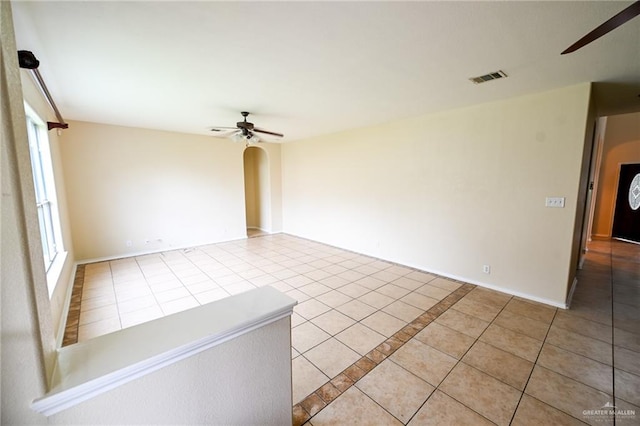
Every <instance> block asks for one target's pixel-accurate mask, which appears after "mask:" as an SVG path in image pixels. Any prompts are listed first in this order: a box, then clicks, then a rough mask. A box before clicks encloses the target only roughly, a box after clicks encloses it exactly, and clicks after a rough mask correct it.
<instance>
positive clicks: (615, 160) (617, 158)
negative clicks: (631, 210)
mask: <svg viewBox="0 0 640 426" xmlns="http://www.w3.org/2000/svg"><path fill="white" fill-rule="evenodd" d="M606 123H607V125H606V130H605V134H604V147H603V153H602V160H601V165H600V175H599V179H598V189H597V191H598V192H597V194H596V208H595V215H594V219H593V228H592V235H593V236H594V237H611V227H612V226H613V211H614V208H615V202H616V191H617V189H618V175H619V173H620V164H624V163H640V113H633V114H623V115H613V116H610V117H607V122H606Z"/></svg>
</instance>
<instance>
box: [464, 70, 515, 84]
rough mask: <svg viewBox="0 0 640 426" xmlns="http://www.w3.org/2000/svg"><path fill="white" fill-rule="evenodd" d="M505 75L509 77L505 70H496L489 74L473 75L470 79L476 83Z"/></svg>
mask: <svg viewBox="0 0 640 426" xmlns="http://www.w3.org/2000/svg"><path fill="white" fill-rule="evenodd" d="M505 77H507V74H506V73H505V72H504V71H496V72H492V73H489V74H485V75H481V76H480V77H472V78H470V79H469V80H471V81H473V82H474V83H475V84H480V83H485V82H487V81H491V80H497V79H499V78H505Z"/></svg>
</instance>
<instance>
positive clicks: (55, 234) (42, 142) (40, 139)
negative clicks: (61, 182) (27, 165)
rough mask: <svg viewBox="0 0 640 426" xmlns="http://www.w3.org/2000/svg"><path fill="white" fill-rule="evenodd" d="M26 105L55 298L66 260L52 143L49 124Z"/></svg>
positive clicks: (42, 231)
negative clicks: (62, 267)
mask: <svg viewBox="0 0 640 426" xmlns="http://www.w3.org/2000/svg"><path fill="white" fill-rule="evenodd" d="M24 105H25V115H26V126H27V136H28V142H29V156H30V160H31V172H32V176H33V184H34V195H35V200H36V209H37V214H38V224H39V229H40V239H41V249H42V254H43V260H44V267H45V272H46V274H47V287H48V289H49V295H51V294H52V293H53V289H54V287H55V285H56V283H57V281H58V277H59V275H60V272H61V271H60V269H61V266H62V264H63V263H64V260H65V258H66V252H65V249H64V243H63V238H62V227H61V224H60V214H59V210H58V197H57V188H56V180H55V174H54V171H53V161H52V157H51V144H50V140H49V135H48V133H47V124H46V123H45V122H44V121H43V120H42V119H41V118H40V116H39V115H38V114H37V113H36V112H35V111H34V110H33V108H31V107H30V106H29V105H28V104H27V103H26V102H25V104H24Z"/></svg>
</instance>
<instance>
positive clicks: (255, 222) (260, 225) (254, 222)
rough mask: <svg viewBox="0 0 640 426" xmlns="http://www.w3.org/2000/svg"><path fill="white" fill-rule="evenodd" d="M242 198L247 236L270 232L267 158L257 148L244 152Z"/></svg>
mask: <svg viewBox="0 0 640 426" xmlns="http://www.w3.org/2000/svg"><path fill="white" fill-rule="evenodd" d="M244 198H245V212H246V218H247V236H252V235H255V234H257V233H260V232H261V231H262V232H271V193H270V191H269V158H268V156H267V153H266V151H265V150H263V149H262V148H259V147H255V146H250V147H248V148H247V149H245V150H244Z"/></svg>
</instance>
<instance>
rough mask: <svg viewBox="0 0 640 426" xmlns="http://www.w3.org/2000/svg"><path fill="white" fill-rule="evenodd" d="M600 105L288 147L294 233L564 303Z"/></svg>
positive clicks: (568, 92)
mask: <svg viewBox="0 0 640 426" xmlns="http://www.w3.org/2000/svg"><path fill="white" fill-rule="evenodd" d="M589 97H590V85H589V84H583V85H578V86H574V87H568V88H564V89H560V90H555V91H552V92H547V93H541V94H536V95H530V96H524V97H520V98H516V99H510V100H505V101H501V102H494V103H489V104H484V105H478V106H473V107H469V108H464V109H458V110H453V111H446V112H442V113H437V114H429V115H424V116H420V117H416V118H412V119H407V120H403V121H398V122H394V123H390V124H387V125H382V126H377V127H371V128H367V129H361V130H354V131H350V132H344V133H339V134H335V135H331V136H325V137H319V138H315V139H311V140H307V141H304V142H300V143H297V142H296V143H294V144H285V145H283V151H282V161H283V166H282V170H283V211H284V215H283V218H284V230H285V232H288V233H291V234H295V235H299V236H302V237H306V238H310V239H314V240H317V241H322V242H325V243H329V244H333V245H336V246H339V247H344V248H347V249H351V250H354V251H358V252H362V253H366V254H370V255H373V256H377V257H381V258H383V259H388V260H391V261H395V262H399V263H402V264H406V265H410V266H414V267H418V268H421V269H425V270H428V271H433V272H436V273H441V274H445V275H448V276H453V277H457V278H461V279H464V280H467V281H470V282H475V283H479V284H483V285H487V286H492V287H495V288H498V289H502V290H505V291H508V292H512V293H516V294H522V295H524V296H528V297H531V298H535V299H537V300H541V301H545V302H548V303H554V304H559V305H562V304H564V302H565V299H566V292H567V286H568V281H569V276H570V274H571V273H572V272H571V269H572V265H570V260H571V255H572V250H573V237H574V225H575V223H574V222H575V218H576V213H577V196H578V187H579V184H580V172H581V166H582V159H583V149H584V141H585V127H586V121H587V115H588V107H589ZM548 196H560V197H566V207H565V208H564V209H557V208H555V209H554V208H545V197H548ZM483 265H490V266H491V274H490V275H486V274H483V272H482V266H483Z"/></svg>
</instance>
